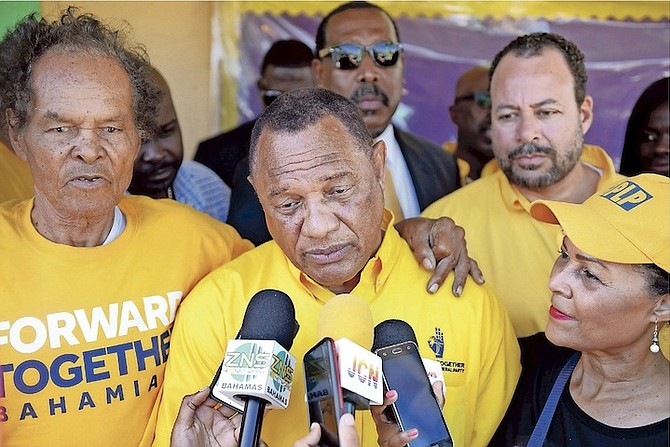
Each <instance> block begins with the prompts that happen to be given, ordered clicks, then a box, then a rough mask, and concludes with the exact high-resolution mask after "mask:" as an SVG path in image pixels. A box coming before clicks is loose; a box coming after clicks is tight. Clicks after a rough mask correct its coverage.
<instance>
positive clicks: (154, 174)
mask: <svg viewBox="0 0 670 447" xmlns="http://www.w3.org/2000/svg"><path fill="white" fill-rule="evenodd" d="M172 172H173V169H172V166H166V167H164V168H160V169H157V170H155V171H151V172H149V173H148V175H147V177H148V178H149V179H150V180H152V181H154V182H160V181H164V180H167V179H168V178H169V177H170V176H171V175H172Z"/></svg>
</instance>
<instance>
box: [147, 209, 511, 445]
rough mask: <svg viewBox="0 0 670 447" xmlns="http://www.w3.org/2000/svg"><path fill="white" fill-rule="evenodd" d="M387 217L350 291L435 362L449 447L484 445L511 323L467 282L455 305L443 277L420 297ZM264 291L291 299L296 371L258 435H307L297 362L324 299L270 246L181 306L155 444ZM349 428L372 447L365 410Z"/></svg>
mask: <svg viewBox="0 0 670 447" xmlns="http://www.w3.org/2000/svg"><path fill="white" fill-rule="evenodd" d="M390 216H391V215H390V213H389V212H388V211H387V212H386V213H385V223H384V225H383V227H384V228H387V231H386V233H385V236H384V240H383V242H382V244H381V246H380V248H379V250H378V252H377V254H376V255H375V256H374V257H373V258H372V259H370V260H369V261H368V263H367V264H366V266H365V267H364V269H363V270H362V272H361V277H360V282H359V284H358V285H357V286H356V287H355V288H354V290H353V291H352V292H351V293H352V294H354V295H356V296H359V297H361V298H362V299H364V300H365V301H367V302H368V303H369V305H370V308H371V311H372V315H373V319H374V324H377V323H379V322H381V321H384V320H386V319H389V318H398V319H402V320H404V321H406V322H408V323H409V324H410V325H411V326H412V327H413V328H414V331H415V332H416V336H417V340H418V341H419V350H420V354H421V356H422V357H426V358H430V359H434V360H437V361H440V362H441V363H442V365H443V374H444V382H445V384H446V388H447V404H446V406H445V408H444V414H445V416H446V420H447V424H448V426H449V430H450V432H451V434H452V436H453V438H454V444H455V445H457V446H470V447H473V446H485V445H487V443H488V441H489V439H490V438H491V436H492V435H493V433H494V431H495V429H496V428H497V426H498V423H499V422H500V420H501V419H502V417H503V415H504V413H505V410H506V409H507V406H508V404H509V402H510V399H511V396H512V394H513V392H514V388H515V385H516V382H517V379H518V376H519V373H520V365H519V348H518V345H517V341H516V338H515V336H514V331H513V329H512V326H511V324H510V322H509V319H508V317H507V315H506V314H505V312H504V310H503V309H502V306H501V305H500V304H499V302H498V300H497V299H496V298H495V296H494V295H493V294H492V293H491V291H490V290H489V289H488V288H486V287H483V286H478V285H477V284H475V282H474V281H472V280H471V279H470V280H469V281H468V282H467V284H466V285H465V287H464V290H463V294H462V296H461V297H460V298H456V297H454V296H453V295H452V294H451V291H450V290H451V286H450V283H451V282H452V279H453V278H450V279H448V280H447V282H446V283H445V285H443V286H442V288H441V289H440V291H439V292H438V293H437V294H435V295H430V294H428V293H427V292H426V291H425V287H426V283H427V281H428V278H429V273H428V272H426V271H425V270H423V269H422V268H421V267H420V266H419V265H418V264H417V262H416V260H415V259H414V257H413V255H412V253H411V252H410V250H409V248H408V247H407V245H406V243H405V242H404V241H403V240H402V239H401V238H400V236H399V235H398V233H397V232H396V231H395V229H393V227H392V226H390V220H391V217H390ZM266 288H273V289H277V290H281V291H283V292H285V293H286V294H287V295H288V296H289V297H291V299H292V301H293V304H294V306H295V309H296V319H297V320H298V322H299V324H300V330H299V331H298V334H297V336H296V338H295V340H294V343H293V347H292V349H291V353H292V354H293V355H294V356H295V357H296V359H297V368H296V371H295V380H294V381H293V388H292V391H291V398H290V402H289V406H288V408H287V409H286V410H273V411H270V412H269V413H268V414H267V415H266V416H265V418H264V421H263V434H262V438H263V439H264V440H266V442H268V444H269V445H272V446H290V445H293V442H294V441H295V440H297V439H298V438H300V437H302V436H304V435H305V434H306V433H307V431H308V430H309V423H308V417H307V406H306V404H305V385H304V380H303V377H304V373H303V368H302V359H303V356H304V354H305V352H306V351H307V350H308V349H310V348H311V347H312V346H314V345H315V344H316V343H317V341H318V340H317V324H318V320H319V314H320V311H321V308H322V306H323V304H324V303H325V302H326V301H328V300H329V299H330V298H332V297H333V296H334V294H333V293H332V292H330V291H329V290H327V289H325V288H323V287H321V286H320V285H318V284H315V283H314V282H313V281H312V280H311V279H310V278H309V277H307V276H306V275H305V274H303V273H301V272H300V271H299V270H298V269H297V268H296V267H295V266H293V265H292V264H291V263H290V262H289V261H288V259H287V258H286V257H285V255H284V254H283V253H282V251H281V249H280V248H279V246H278V245H277V244H276V243H275V242H274V241H270V242H267V243H265V244H263V245H261V246H260V247H258V248H256V249H254V250H252V251H250V252H249V253H246V254H244V255H243V256H241V257H239V258H238V259H237V260H235V261H233V262H231V263H228V264H227V265H225V266H223V267H222V268H220V269H217V270H216V271H214V272H213V273H211V274H210V275H208V276H207V277H206V278H205V279H203V280H202V281H201V282H200V283H199V284H198V285H197V286H196V287H195V288H194V289H193V291H192V292H191V293H190V294H189V296H188V297H187V299H186V300H185V301H184V303H183V304H182V307H181V308H180V311H179V315H178V316H177V319H176V322H175V328H174V332H173V337H172V341H171V346H170V361H169V362H168V366H167V370H166V383H165V389H164V393H163V399H162V402H161V407H160V411H159V417H158V427H157V432H156V443H155V444H156V445H158V446H167V445H168V443H169V437H170V431H171V428H172V423H173V421H174V420H175V416H176V414H177V410H178V407H179V404H180V402H181V399H182V397H183V396H184V395H185V394H189V393H193V392H195V391H197V390H199V389H201V388H202V387H203V386H205V385H208V384H209V383H211V381H212V378H213V377H214V374H215V372H216V370H217V369H218V367H219V365H220V364H221V361H222V360H223V357H224V353H225V350H226V344H227V342H228V340H230V339H233V338H235V335H236V333H237V331H238V330H239V328H240V326H241V322H242V317H243V316H244V312H245V310H246V306H247V303H248V301H249V299H250V298H251V297H252V296H253V295H254V294H255V293H256V292H258V291H259V290H262V289H266ZM439 330H441V332H442V333H443V334H444V351H443V352H440V350H439V349H437V348H436V350H437V351H438V353H436V352H433V351H432V350H431V348H430V345H429V340H430V339H431V337H435V336H436V335H437V331H439ZM356 424H357V427H358V430H359V433H360V434H361V436H362V439H363V441H362V443H361V445H363V446H372V445H376V439H377V434H376V431H375V428H374V423H373V422H372V418H371V417H370V414H369V412H361V413H358V414H357V416H356Z"/></svg>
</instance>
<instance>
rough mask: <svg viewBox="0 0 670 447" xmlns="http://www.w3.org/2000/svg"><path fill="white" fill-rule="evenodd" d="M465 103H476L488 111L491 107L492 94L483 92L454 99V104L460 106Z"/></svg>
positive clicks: (479, 91)
mask: <svg viewBox="0 0 670 447" xmlns="http://www.w3.org/2000/svg"><path fill="white" fill-rule="evenodd" d="M463 101H474V102H475V104H477V105H478V106H479V107H482V108H484V109H488V108H490V107H491V94H490V93H489V92H485V91H482V90H478V91H476V92H472V93H469V94H467V95H461V96H457V97H455V98H454V104H458V103H459V102H463Z"/></svg>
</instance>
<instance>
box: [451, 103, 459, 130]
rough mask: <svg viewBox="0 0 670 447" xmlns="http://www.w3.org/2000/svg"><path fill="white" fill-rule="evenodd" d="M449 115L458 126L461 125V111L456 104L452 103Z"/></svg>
mask: <svg viewBox="0 0 670 447" xmlns="http://www.w3.org/2000/svg"><path fill="white" fill-rule="evenodd" d="M449 116H450V117H451V122H452V123H454V124H456V127H459V126H460V125H461V123H460V121H461V113H460V110H459V108H458V107H457V106H456V104H452V105H450V106H449Z"/></svg>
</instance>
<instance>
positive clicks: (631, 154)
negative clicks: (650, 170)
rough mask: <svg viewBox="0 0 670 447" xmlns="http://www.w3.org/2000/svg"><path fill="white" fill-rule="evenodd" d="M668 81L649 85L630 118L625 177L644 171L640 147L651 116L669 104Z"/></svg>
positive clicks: (624, 155)
mask: <svg viewBox="0 0 670 447" xmlns="http://www.w3.org/2000/svg"><path fill="white" fill-rule="evenodd" d="M668 81H670V78H663V79H659V80H657V81H655V82H653V83H652V84H651V85H649V86H648V87H647V88H646V89H645V90H644V92H642V95H640V98H639V99H638V100H637V102H636V103H635V106H634V107H633V110H632V111H631V112H630V117H629V118H628V125H627V127H626V137H625V138H624V140H623V149H622V151H621V164H620V165H619V173H621V174H623V175H629V176H630V175H637V174H640V173H641V172H643V171H644V167H643V166H642V163H641V160H640V145H641V144H642V131H643V130H644V127H645V126H646V125H647V123H648V122H649V116H651V113H652V112H653V111H654V110H656V108H657V107H658V106H660V105H661V104H663V103H667V102H668Z"/></svg>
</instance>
